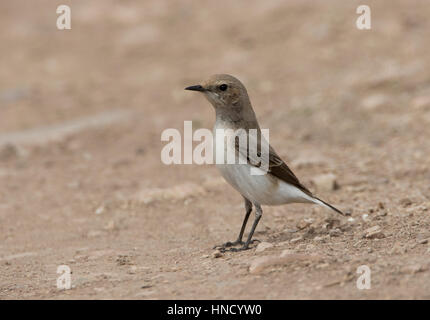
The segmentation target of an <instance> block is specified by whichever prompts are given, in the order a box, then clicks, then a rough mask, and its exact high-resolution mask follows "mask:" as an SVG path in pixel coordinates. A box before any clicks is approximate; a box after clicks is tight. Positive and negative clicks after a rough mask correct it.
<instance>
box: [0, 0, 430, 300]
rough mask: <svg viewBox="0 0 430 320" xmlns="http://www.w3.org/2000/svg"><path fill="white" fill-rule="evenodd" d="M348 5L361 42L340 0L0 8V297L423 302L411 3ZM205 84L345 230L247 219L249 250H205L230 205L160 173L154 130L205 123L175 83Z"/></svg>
mask: <svg viewBox="0 0 430 320" xmlns="http://www.w3.org/2000/svg"><path fill="white" fill-rule="evenodd" d="M62 3H64V4H71V3H72V1H63V2H62ZM367 3H368V4H369V5H370V6H371V9H372V30H370V31H360V30H357V28H356V27H355V21H356V19H357V17H358V15H357V14H356V13H355V10H356V8H357V6H358V5H359V4H361V3H359V2H356V1H340V0H339V1H298V0H297V1H275V0H274V1H248V0H247V1H234V2H233V1H216V2H215V1H176V2H174V1H158V0H157V1H155V0H146V1H121V3H119V2H118V1H115V2H114V1H107V0H103V1H101V0H100V1H95V0H93V1H90V2H88V1H79V2H75V1H73V4H71V8H72V30H66V31H59V30H57V29H56V25H55V23H56V18H57V15H56V13H55V9H56V6H57V5H58V3H56V2H55V1H42V0H41V1H30V0H28V1H21V0H20V1H2V2H1V3H0V15H1V16H0V52H1V59H0V115H1V116H0V181H1V183H0V298H1V299H74V298H83V299H104V298H119V299H126V298H131V299H161V298H167V299H177V298H181V299H226V298H228V299H235V298H240V299H245V298H247V299H254V298H255V299H307V298H316V299H349V298H358V299H369V298H381V299H388V298H406V299H412V298H427V299H428V298H430V289H429V288H430V276H429V275H430V247H429V242H430V228H429V224H430V217H429V213H430V184H429V181H430V169H429V165H430V157H429V154H430V139H429V138H430V72H429V70H430V60H429V52H430V43H429V41H428V33H429V29H430V22H429V19H428V17H429V16H430V2H428V1H418V0H416V1H415V0H414V1H400V0H397V1H392V0H390V1H388V0H386V1H367ZM213 73H230V74H233V75H236V76H237V77H239V78H240V79H241V80H242V81H243V82H244V83H245V84H246V86H247V87H248V91H249V93H250V96H251V99H252V101H253V104H254V108H255V111H256V113H257V115H258V117H259V119H260V123H261V125H262V127H263V128H270V130H271V131H270V140H271V143H272V145H273V146H274V147H275V149H276V150H277V151H278V153H279V154H280V155H281V156H282V157H283V158H284V159H285V160H286V161H287V163H288V164H290V166H291V167H292V169H293V170H294V171H295V173H296V174H297V175H298V176H299V177H300V178H301V180H302V181H303V182H304V184H305V185H307V186H309V187H310V188H311V189H312V190H313V191H315V192H316V193H317V194H318V195H319V196H320V197H321V198H323V199H326V200H327V201H330V202H331V203H333V204H335V205H337V206H339V207H340V208H342V209H343V210H346V211H349V212H351V214H352V215H351V218H352V219H349V220H348V218H343V217H341V216H337V215H336V214H334V213H331V212H328V211H326V210H324V209H321V208H317V207H315V206H310V205H300V204H295V205H289V206H281V207H266V208H263V210H264V215H263V218H262V220H261V222H260V225H259V226H258V229H257V232H256V235H255V237H256V238H258V239H259V240H260V241H262V242H267V243H269V244H265V245H266V246H267V247H268V248H266V249H265V250H263V251H260V250H256V249H255V246H256V244H255V245H254V248H253V249H251V250H248V251H245V252H239V253H230V252H227V253H225V254H221V256H219V257H217V258H216V257H215V254H214V250H213V249H212V247H213V246H214V245H215V244H219V243H222V242H225V241H228V240H234V239H235V238H236V236H237V233H238V231H239V229H240V225H241V222H242V218H243V214H244V209H243V203H242V199H241V197H240V195H239V194H238V193H236V192H235V191H234V190H233V189H232V188H231V187H229V186H228V185H227V184H226V183H225V182H223V181H222V180H220V178H219V176H218V173H217V171H216V169H215V168H214V167H213V166H210V165H203V166H198V165H174V166H166V165H164V164H162V163H161V161H160V152H161V149H162V147H163V146H164V145H165V143H163V142H161V140H160V136H161V132H162V131H163V130H164V129H166V128H177V129H180V130H182V128H183V121H184V120H192V121H193V125H194V128H198V127H202V128H211V127H212V125H213V121H214V114H213V110H212V107H211V106H210V105H209V104H208V103H207V102H206V101H205V100H204V99H203V98H202V97H199V96H198V95H196V94H194V93H191V92H186V91H184V90H183V88H184V87H185V86H187V85H192V84H196V83H198V82H199V81H200V80H203V79H205V78H206V77H207V76H209V75H211V74H213ZM322 174H326V176H323V178H324V177H325V178H326V179H327V177H329V178H330V177H331V178H330V179H331V180H329V181H328V183H327V181H322V180H323V178H321V175H322ZM327 174H329V175H328V176H327ZM333 180H335V181H336V184H337V187H336V188H334V187H333ZM333 189H335V190H333ZM369 228H373V229H372V230H376V231H375V232H374V233H373V234H372V232H370V231H366V230H368V229H369ZM260 248H261V247H260ZM281 254H283V255H284V257H283V258H279V256H280V255H281ZM59 265H68V266H69V267H70V268H71V270H72V289H71V290H58V289H57V287H56V280H57V277H58V276H59V275H58V274H57V273H56V271H57V267H58V266H59ZM361 265H367V266H368V267H369V268H370V270H371V289H370V290H359V289H357V286H356V281H357V279H358V277H359V274H357V272H356V271H357V268H358V267H359V266H361Z"/></svg>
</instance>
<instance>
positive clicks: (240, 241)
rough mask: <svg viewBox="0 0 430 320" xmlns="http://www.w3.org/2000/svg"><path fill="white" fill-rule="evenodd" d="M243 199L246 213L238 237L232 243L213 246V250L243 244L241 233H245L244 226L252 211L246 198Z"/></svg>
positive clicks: (250, 204)
mask: <svg viewBox="0 0 430 320" xmlns="http://www.w3.org/2000/svg"><path fill="white" fill-rule="evenodd" d="M244 199H245V210H246V213H245V218H244V219H243V222H242V228H241V229H240V233H239V237H238V238H237V240H236V241H234V242H230V241H228V242H226V243H224V244H223V245H221V246H215V248H221V249H225V248H226V247H232V246H236V245H238V244H244V243H243V241H242V238H243V233H244V232H245V228H246V224H247V222H248V218H249V215H250V214H251V211H252V203H251V201H249V200H248V199H246V198H244ZM215 248H214V249H215Z"/></svg>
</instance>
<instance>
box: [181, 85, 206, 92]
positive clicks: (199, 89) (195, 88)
mask: <svg viewBox="0 0 430 320" xmlns="http://www.w3.org/2000/svg"><path fill="white" fill-rule="evenodd" d="M185 90H192V91H205V88H203V87H202V86H201V85H199V84H198V85H196V86H190V87H186V88H185Z"/></svg>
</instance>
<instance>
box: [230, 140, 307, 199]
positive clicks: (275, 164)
mask: <svg viewBox="0 0 430 320" xmlns="http://www.w3.org/2000/svg"><path fill="white" fill-rule="evenodd" d="M259 140H260V139H259ZM257 144H258V149H257V150H259V151H258V152H257V156H258V157H261V153H260V150H261V148H260V146H261V144H260V141H258V142H257ZM235 147H236V151H238V152H239V153H242V154H243V155H244V156H245V154H244V153H245V152H246V158H247V160H248V163H249V164H250V165H252V166H254V167H257V168H259V167H260V166H261V164H260V163H259V159H250V153H249V149H248V148H246V150H243V149H242V148H239V140H237V139H236V141H235ZM251 156H252V155H251ZM267 173H268V174H271V175H273V176H275V177H277V178H278V179H280V180H282V181H284V182H286V183H289V184H291V185H293V186H295V187H297V188H299V189H300V190H302V191H303V192H304V193H306V194H307V195H309V196H311V197H313V195H312V193H311V192H310V191H309V190H308V189H307V188H306V187H305V186H304V185H302V184H301V183H300V181H299V179H297V177H296V176H295V174H294V173H293V171H291V169H290V168H289V167H288V166H287V165H286V164H285V162H284V161H283V160H282V159H281V158H280V157H279V156H278V155H277V154H276V152H275V150H273V148H272V147H271V146H269V168H268V171H267Z"/></svg>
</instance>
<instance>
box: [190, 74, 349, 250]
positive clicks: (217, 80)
mask: <svg viewBox="0 0 430 320" xmlns="http://www.w3.org/2000/svg"><path fill="white" fill-rule="evenodd" d="M185 90H191V91H197V92H200V93H202V94H203V95H204V96H205V97H206V99H207V100H208V101H209V102H210V103H211V104H212V106H213V107H214V109H215V125H214V128H213V132H214V135H215V137H216V138H214V144H213V145H214V147H213V148H214V149H213V150H214V152H215V153H216V152H219V151H218V150H221V148H217V146H218V147H219V146H221V144H222V148H224V152H225V153H229V152H231V153H233V154H235V155H236V154H238V155H239V158H240V160H241V161H239V162H237V161H236V162H234V163H230V162H227V163H226V162H225V161H219V159H218V158H217V161H216V162H215V165H216V167H217V169H218V170H219V171H220V173H221V175H222V176H223V177H224V179H225V180H226V181H227V182H228V183H229V184H230V185H231V186H232V187H233V188H234V189H236V190H237V191H238V192H239V193H240V194H241V195H242V197H243V199H244V202H245V217H244V219H243V222H242V227H241V229H240V232H239V236H238V238H237V240H235V241H233V242H231V241H228V242H226V243H224V244H222V245H220V246H215V248H218V249H219V250H222V251H223V252H224V251H226V250H230V251H242V250H247V249H250V244H252V243H253V242H254V241H253V240H252V237H253V235H254V232H255V229H256V227H257V225H258V223H259V221H260V219H261V217H262V215H263V210H262V208H261V206H262V205H269V206H274V205H283V204H289V203H310V204H317V205H320V206H323V207H325V208H328V209H330V210H333V211H335V212H337V213H339V214H341V215H345V213H343V212H342V211H341V210H339V209H337V208H335V207H334V206H332V205H331V204H329V203H327V202H325V201H323V200H321V199H319V198H318V197H316V196H315V195H314V194H312V192H310V191H309V190H308V189H307V188H306V187H305V186H304V185H303V184H302V183H301V182H300V181H299V179H298V178H297V177H296V175H295V174H294V173H293V171H291V169H290V168H289V167H288V166H287V164H286V163H285V162H284V161H283V160H282V159H281V158H280V157H279V155H278V154H277V153H276V152H275V150H274V149H273V148H272V146H270V144H268V142H267V141H266V140H265V139H264V136H263V134H262V131H261V129H260V126H259V123H258V121H257V117H256V115H255V112H254V109H253V108H252V105H251V101H250V98H249V96H248V92H247V90H246V88H245V86H244V85H243V84H242V82H241V81H240V80H239V79H237V78H235V77H234V76H231V75H228V74H216V75H213V76H211V77H209V78H208V79H207V80H205V81H203V82H202V83H200V84H198V85H192V86H189V87H186V88H185ZM219 130H221V131H222V132H237V131H241V132H244V133H245V135H246V136H247V137H248V138H249V141H248V143H247V144H246V145H245V148H243V147H242V146H239V143H238V140H239V142H240V137H239V139H236V138H235V137H234V139H225V136H227V135H228V134H227V133H226V134H225V136H221V138H219V137H218V135H216V132H218V131H219ZM251 132H256V133H257V134H256V135H255V134H254V136H256V137H257V138H256V139H257V142H256V145H257V147H256V148H257V152H251V151H252V150H251V147H250V145H251V134H250V133H251ZM226 140H227V142H226ZM264 143H267V146H266V147H267V148H266V150H268V151H267V152H266V153H265V159H266V160H267V163H268V165H267V166H266V169H265V170H263V168H262V162H263V161H262V160H264V159H263V158H264V157H263V156H262V153H263V152H262V150H263V147H264ZM254 151H255V150H254ZM252 154H254V155H252ZM256 155H257V156H258V155H259V156H260V157H259V158H257V156H256ZM223 160H224V159H223ZM252 169H254V170H257V171H258V170H260V171H262V172H259V173H258V174H252ZM253 206H254V207H255V218H254V222H253V224H252V227H251V230H250V232H249V234H248V237H247V239H246V241H245V242H244V241H242V239H243V235H244V232H245V229H246V225H247V222H248V219H249V216H250V214H251V212H252V209H253ZM237 246H240V247H239V248H236V247H237Z"/></svg>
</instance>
